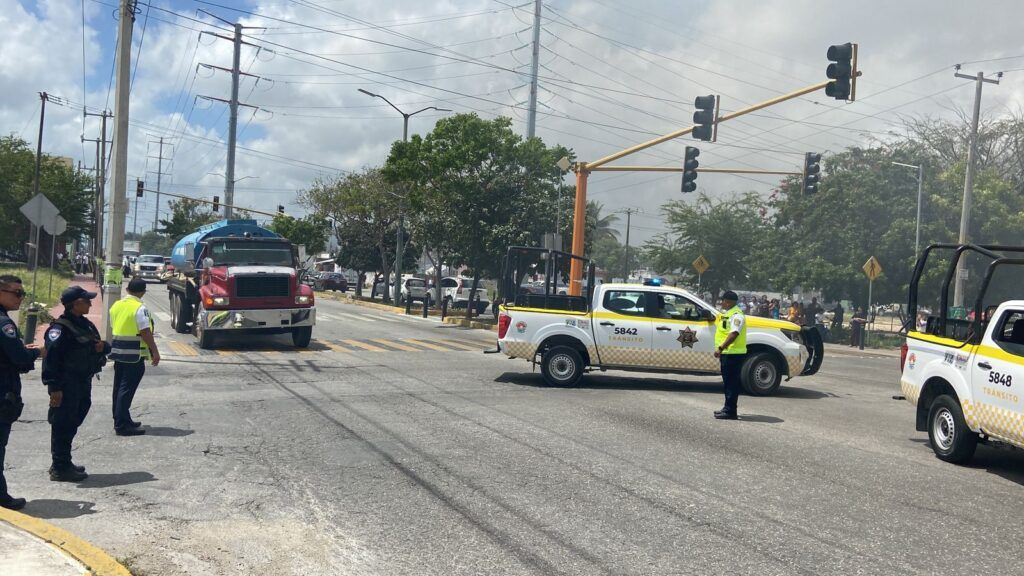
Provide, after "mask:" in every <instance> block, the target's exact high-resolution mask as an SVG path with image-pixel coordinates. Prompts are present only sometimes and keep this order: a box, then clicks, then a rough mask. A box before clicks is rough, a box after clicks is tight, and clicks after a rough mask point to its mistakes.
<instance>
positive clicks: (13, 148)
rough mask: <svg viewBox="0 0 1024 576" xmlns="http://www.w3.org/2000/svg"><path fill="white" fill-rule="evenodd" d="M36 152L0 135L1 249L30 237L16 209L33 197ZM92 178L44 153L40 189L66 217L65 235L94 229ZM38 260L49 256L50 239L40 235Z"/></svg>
mask: <svg viewBox="0 0 1024 576" xmlns="http://www.w3.org/2000/svg"><path fill="white" fill-rule="evenodd" d="M35 159H36V155H35V151H34V150H33V149H32V148H31V147H29V145H28V143H27V142H25V141H24V140H22V139H21V138H17V137H15V136H3V137H0V222H4V226H0V248H4V249H15V250H20V249H21V248H22V246H24V243H25V241H26V240H28V237H29V227H30V225H29V222H28V220H27V219H26V218H25V216H24V215H22V214H21V212H19V211H18V208H19V207H21V205H22V204H24V203H25V202H27V201H29V200H30V199H31V198H32V196H33V185H34V181H35ZM92 188H93V179H92V178H91V177H90V176H89V175H87V174H84V173H79V172H76V171H75V170H74V169H73V168H72V167H71V166H69V165H67V164H65V163H64V162H63V161H61V160H60V159H58V158H56V157H53V156H47V155H45V154H44V155H43V158H42V162H41V165H40V171H39V191H40V192H41V193H42V194H44V195H46V197H47V198H49V199H50V201H51V202H53V205H54V206H56V207H57V209H58V210H59V211H60V214H61V217H63V218H64V219H65V220H67V223H68V229H67V231H66V232H65V233H64V237H65V238H81V237H83V236H91V235H92V233H93V230H94V228H95V220H94V217H95V216H94V214H93V212H94V210H93V201H94V193H93V190H92ZM41 244H42V252H41V253H40V258H41V261H42V260H43V259H44V258H43V255H44V254H45V255H46V256H45V258H49V240H48V239H46V234H45V233H43V234H42V237H41Z"/></svg>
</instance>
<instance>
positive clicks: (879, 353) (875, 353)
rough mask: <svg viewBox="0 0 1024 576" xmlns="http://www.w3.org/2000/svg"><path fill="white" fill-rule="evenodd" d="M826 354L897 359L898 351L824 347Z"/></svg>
mask: <svg viewBox="0 0 1024 576" xmlns="http://www.w3.org/2000/svg"><path fill="white" fill-rule="evenodd" d="M825 353H826V354H835V355H836V356H870V357H872V358H899V357H900V351H899V350H887V349H885V348H865V349H863V350H861V349H859V348H850V347H848V346H826V347H825Z"/></svg>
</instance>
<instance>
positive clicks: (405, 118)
mask: <svg viewBox="0 0 1024 576" xmlns="http://www.w3.org/2000/svg"><path fill="white" fill-rule="evenodd" d="M357 90H359V91H360V92H362V93H363V94H366V95H367V96H372V97H374V98H380V99H381V100H383V101H385V102H387V103H388V105H389V106H391V107H392V108H394V109H395V110H396V111H397V112H398V113H399V114H401V115H402V142H408V141H409V118H411V117H413V116H415V115H417V114H419V113H420V112H426V111H427V110H437V111H438V112H451V110H449V109H447V108H438V107H437V106H427V107H426V108H421V109H419V110H417V111H415V112H408V113H407V112H403V111H402V109H401V108H399V107H398V106H395V105H394V104H392V103H391V100H388V99H387V98H385V97H383V96H381V95H380V94H374V93H373V92H370V91H369V90H363V89H362V88H357ZM404 218H405V214H404V213H401V212H400V213H399V215H398V230H397V231H396V232H395V288H394V304H395V305H396V306H397V305H398V299H399V297H400V296H401V295H402V289H401V281H402V220H404ZM385 282H387V279H386V278H385Z"/></svg>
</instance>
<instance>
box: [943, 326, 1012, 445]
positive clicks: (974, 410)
mask: <svg viewBox="0 0 1024 576" xmlns="http://www.w3.org/2000/svg"><path fill="white" fill-rule="evenodd" d="M949 354H950V353H949V352H947V359H948V357H949ZM952 354H953V359H952V363H953V364H954V365H957V364H959V363H960V362H961V358H962V357H961V355H960V353H958V352H956V351H954V352H952ZM967 362H968V363H969V365H968V366H967V369H968V370H970V374H971V388H972V392H973V394H972V395H973V396H974V404H973V405H971V406H970V407H965V408H967V409H965V411H964V412H965V413H964V416H965V417H967V419H968V421H970V419H971V418H973V419H974V422H975V423H976V424H977V425H979V426H980V427H981V428H982V430H984V431H985V432H986V433H988V434H991V435H993V436H996V437H999V438H1002V439H1004V440H1010V441H1013V442H1017V443H1020V442H1024V404H1021V401H1022V400H1024V309H1014V308H1006V309H1004V310H1003V311H1002V313H1000V314H999V315H998V316H997V317H996V318H995V319H994V321H993V322H992V323H991V325H990V329H989V330H988V332H987V333H986V334H985V337H984V338H983V339H982V342H981V346H979V347H978V351H977V353H976V354H974V355H973V357H970V358H968V360H967Z"/></svg>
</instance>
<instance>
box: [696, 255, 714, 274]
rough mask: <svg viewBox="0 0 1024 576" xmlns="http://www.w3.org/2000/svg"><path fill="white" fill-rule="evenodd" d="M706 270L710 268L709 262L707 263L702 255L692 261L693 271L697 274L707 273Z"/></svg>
mask: <svg viewBox="0 0 1024 576" xmlns="http://www.w3.org/2000/svg"><path fill="white" fill-rule="evenodd" d="M708 268H711V262H708V259H707V258H705V257H704V256H703V255H702V256H697V259H696V260H694V261H693V269H694V270H696V271H697V274H703V273H705V272H707V271H708Z"/></svg>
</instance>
